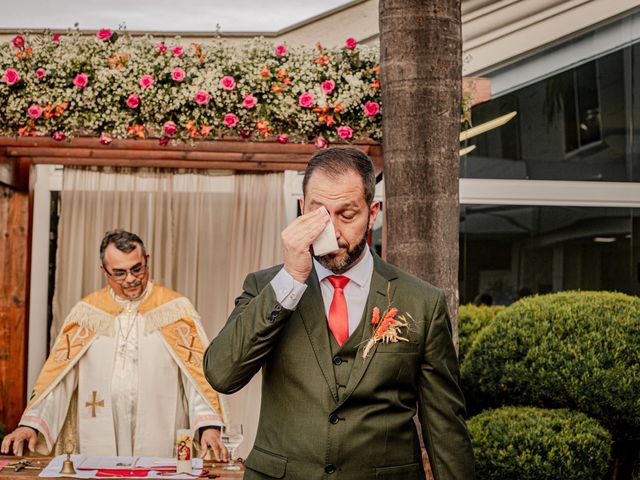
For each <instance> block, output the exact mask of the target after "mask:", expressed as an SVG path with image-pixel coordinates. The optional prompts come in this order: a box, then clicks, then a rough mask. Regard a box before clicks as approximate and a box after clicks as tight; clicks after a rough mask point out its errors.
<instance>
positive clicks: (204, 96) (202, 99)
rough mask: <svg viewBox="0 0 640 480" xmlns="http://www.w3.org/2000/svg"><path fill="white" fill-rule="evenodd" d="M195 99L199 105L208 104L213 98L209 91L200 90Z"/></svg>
mask: <svg viewBox="0 0 640 480" xmlns="http://www.w3.org/2000/svg"><path fill="white" fill-rule="evenodd" d="M193 99H194V100H195V101H196V103H197V104H198V105H207V104H208V103H209V100H210V99H211V96H210V95H209V92H206V91H204V90H198V91H197V92H196V94H195V96H194V97H193Z"/></svg>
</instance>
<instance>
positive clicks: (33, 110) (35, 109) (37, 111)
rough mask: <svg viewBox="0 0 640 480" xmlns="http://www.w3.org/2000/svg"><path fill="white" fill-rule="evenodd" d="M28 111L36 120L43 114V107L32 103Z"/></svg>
mask: <svg viewBox="0 0 640 480" xmlns="http://www.w3.org/2000/svg"><path fill="white" fill-rule="evenodd" d="M27 113H28V114H29V116H30V117H31V118H33V119H34V120H36V119H38V118H40V117H41V116H42V107H40V105H36V104H35V103H34V104H33V105H31V106H30V107H29V108H28V109H27Z"/></svg>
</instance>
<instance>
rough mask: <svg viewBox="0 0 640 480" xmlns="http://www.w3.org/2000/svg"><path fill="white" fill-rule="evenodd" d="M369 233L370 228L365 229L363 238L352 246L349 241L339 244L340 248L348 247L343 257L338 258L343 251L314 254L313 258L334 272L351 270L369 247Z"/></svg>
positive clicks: (339, 272) (340, 272)
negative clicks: (320, 254)
mask: <svg viewBox="0 0 640 480" xmlns="http://www.w3.org/2000/svg"><path fill="white" fill-rule="evenodd" d="M368 233H369V232H368V230H366V229H365V231H364V234H363V235H362V239H361V240H360V241H359V242H358V244H357V245H355V246H354V247H351V246H350V245H349V244H348V243H346V244H342V245H340V244H338V246H339V247H340V248H345V247H346V248H347V254H346V255H345V256H344V258H342V259H339V258H338V257H339V255H340V254H341V253H342V252H338V253H328V254H327V255H322V256H317V255H314V256H313V258H315V259H316V260H317V261H318V263H319V264H320V265H322V266H323V267H324V268H326V269H327V270H331V271H332V272H333V273H337V274H342V273H344V272H346V271H347V270H349V269H350V268H351V267H352V266H353V264H355V263H356V262H357V261H358V260H359V259H360V257H361V256H362V252H364V249H365V248H367V234H368Z"/></svg>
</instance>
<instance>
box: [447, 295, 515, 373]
mask: <svg viewBox="0 0 640 480" xmlns="http://www.w3.org/2000/svg"><path fill="white" fill-rule="evenodd" d="M504 309H505V307H503V306H501V305H495V306H490V307H489V306H486V305H481V306H476V305H472V304H469V305H460V308H459V309H458V347H459V353H458V359H459V361H460V363H462V360H463V359H464V356H465V355H466V354H467V352H468V351H469V349H470V348H471V345H473V342H474V341H475V339H476V337H477V336H478V333H480V331H481V330H482V329H483V328H484V327H486V326H487V325H489V322H490V321H491V320H493V319H494V317H495V316H496V315H497V314H498V313H500V312H501V311H502V310H504Z"/></svg>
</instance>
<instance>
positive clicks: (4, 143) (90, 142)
mask: <svg viewBox="0 0 640 480" xmlns="http://www.w3.org/2000/svg"><path fill="white" fill-rule="evenodd" d="M356 146H357V147H358V148H360V149H361V150H363V151H364V152H366V153H367V154H368V155H369V156H370V157H371V159H372V160H373V162H374V165H375V167H376V173H379V172H381V171H382V148H381V147H380V145H376V144H371V143H364V144H356ZM315 151H316V147H315V146H313V145H307V144H303V145H301V144H286V145H281V144H279V143H276V142H268V141H265V142H246V141H241V140H235V139H234V140H226V139H224V140H215V141H201V142H198V143H195V144H193V145H191V144H177V145H171V146H166V147H161V146H160V145H158V141H157V140H114V141H113V142H112V143H111V144H109V145H101V144H100V143H99V142H98V141H97V139H96V138H74V139H71V140H66V141H63V142H56V141H54V140H53V139H51V138H43V137H28V138H25V137H21V138H13V137H0V182H2V183H5V184H7V185H9V186H11V187H13V188H16V189H19V190H24V189H25V188H27V187H28V184H29V182H28V171H29V167H30V166H31V165H35V164H54V165H77V166H111V167H131V168H139V167H153V168H189V169H222V170H237V171H254V172H272V171H283V170H304V168H305V166H306V164H307V161H308V160H309V157H311V155H313V153H314V152H315ZM25 175H26V178H25Z"/></svg>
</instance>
